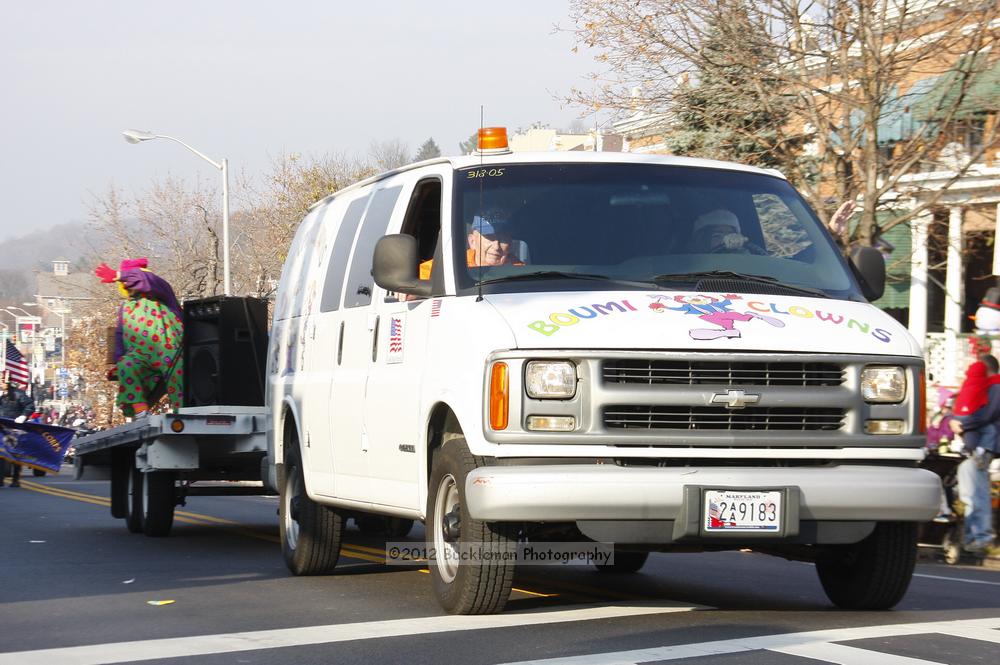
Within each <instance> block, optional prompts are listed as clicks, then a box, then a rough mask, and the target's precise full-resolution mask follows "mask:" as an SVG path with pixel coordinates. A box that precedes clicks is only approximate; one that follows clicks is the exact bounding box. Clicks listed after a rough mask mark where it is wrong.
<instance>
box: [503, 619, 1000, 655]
mask: <svg viewBox="0 0 1000 665" xmlns="http://www.w3.org/2000/svg"><path fill="white" fill-rule="evenodd" d="M995 628H1000V618H998V617H991V618H986V619H965V620H958V621H933V622H927V623H910V624H890V625H885V626H861V627H858V628H834V629H825V630H816V631H809V632H804V633H784V634H780V635H761V636H759V637H743V638H738V639H733V640H717V641H714V642H700V643H696V644H677V645H671V646H662V647H653V648H648V649H635V650H632V651H612V652H607V653H595V654H586V655H577V656H566V657H562V658H544V659H540V660H526V661H519V662H518V663H510V664H508V665H634V664H635V663H645V662H650V661H662V660H680V659H682V658H697V657H698V656H719V655H725V654H732V653H743V652H746V651H760V650H766V651H783V652H786V653H791V652H790V651H789V650H790V649H798V648H799V647H804V646H808V645H815V646H816V647H817V649H819V648H820V647H828V646H831V643H833V642H846V641H850V640H863V639H870V638H879V637H896V636H901V635H922V634H925V633H947V634H950V635H956V636H959V637H968V638H971V639H978V635H981V634H982V631H991V630H992V629H995ZM987 641H993V640H992V639H990V640H987ZM837 646H842V645H837ZM852 648H853V647H852ZM855 649H856V648H855ZM856 650H857V651H863V652H864V653H865V654H872V657H868V658H866V659H862V660H856V659H855V660H844V661H841V660H827V662H836V663H840V662H844V663H862V664H863V665H869V664H870V663H877V662H880V661H877V660H875V659H874V658H875V656H874V655H875V654H879V653H880V652H875V651H866V650H863V649H856ZM833 651H834V650H833V649H831V650H830V653H831V654H832V653H833ZM803 653H804V652H803ZM817 653H818V651H817ZM842 653H844V654H846V653H847V652H846V651H845V652H842ZM851 654H852V658H853V655H854V653H853V652H851ZM796 655H798V653H796ZM809 657H810V658H814V659H817V660H823V659H822V658H819V657H818V656H815V655H812V656H809ZM897 658H898V657H897ZM885 662H886V663H890V662H897V663H903V662H909V663H911V664H915V663H929V662H932V661H920V660H913V659H909V660H908V661H885Z"/></svg>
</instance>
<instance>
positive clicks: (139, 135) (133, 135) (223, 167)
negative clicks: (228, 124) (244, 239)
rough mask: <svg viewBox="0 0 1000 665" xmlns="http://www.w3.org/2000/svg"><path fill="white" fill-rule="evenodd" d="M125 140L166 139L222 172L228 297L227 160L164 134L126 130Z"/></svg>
mask: <svg viewBox="0 0 1000 665" xmlns="http://www.w3.org/2000/svg"><path fill="white" fill-rule="evenodd" d="M122 135H123V136H124V137H125V140H126V141H128V142H129V143H141V142H143V141H151V140H152V139H167V140H168V141H173V142H174V143H180V144H181V145H182V146H184V147H185V148H187V149H188V150H190V151H191V152H193V153H194V154H196V155H198V156H199V157H201V158H202V159H204V160H205V161H206V162H208V163H209V164H211V165H212V166H214V167H215V168H217V169H219V170H220V171H222V283H223V287H222V288H223V291H224V293H225V295H227V296H228V295H229V291H230V282H229V160H228V159H222V161H219V162H217V161H215V160H214V159H211V158H209V157H208V156H206V155H204V154H203V153H201V152H199V151H197V150H195V149H194V148H192V147H191V146H189V145H188V144H187V143H185V142H184V141H181V140H180V139H175V138H174V137H173V136H166V135H165V134H154V133H153V132H143V131H140V130H138V129H126V130H125V131H124V132H122Z"/></svg>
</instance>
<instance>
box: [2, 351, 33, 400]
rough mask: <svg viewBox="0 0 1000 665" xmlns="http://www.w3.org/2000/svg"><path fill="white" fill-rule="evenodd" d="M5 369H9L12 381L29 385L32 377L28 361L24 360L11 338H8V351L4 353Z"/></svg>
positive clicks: (8, 373) (24, 385) (23, 385)
mask: <svg viewBox="0 0 1000 665" xmlns="http://www.w3.org/2000/svg"><path fill="white" fill-rule="evenodd" d="M4 369H5V370H6V371H7V375H8V377H9V378H10V382H11V383H14V384H17V385H20V386H21V387H22V388H26V387H27V386H28V381H29V379H30V377H31V374H30V373H29V372H28V363H26V362H25V361H24V356H22V355H21V352H20V351H18V350H17V347H16V346H14V344H13V342H11V341H10V340H9V339H8V340H7V351H6V353H5V354H4Z"/></svg>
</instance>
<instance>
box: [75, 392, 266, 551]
mask: <svg viewBox="0 0 1000 665" xmlns="http://www.w3.org/2000/svg"><path fill="white" fill-rule="evenodd" d="M269 429H270V415H269V413H268V409H267V408H266V407H263V406H226V405H213V406H201V407H185V408H181V409H179V410H177V411H176V412H173V413H166V414H161V415H152V416H147V417H145V418H139V419H137V420H134V421H132V422H130V423H126V424H124V425H120V426H118V427H114V428H112V429H108V430H103V431H100V432H94V433H93V434H88V435H86V436H83V437H80V438H79V439H77V441H76V443H75V449H76V456H75V458H74V462H73V463H74V466H75V471H76V477H77V478H82V479H110V481H111V515H112V516H113V517H117V518H122V519H124V520H125V524H126V526H127V527H128V530H129V531H131V532H133V533H144V534H146V535H147V536H166V535H167V534H169V533H170V528H171V526H172V525H173V517H174V508H175V507H176V506H178V505H183V504H184V502H185V499H186V498H187V497H188V496H193V495H248V494H250V495H263V494H275V493H276V492H275V491H274V489H273V488H272V487H270V486H269V483H268V482H267V478H268V475H267V470H268V467H269V463H268V459H267V437H268V431H269ZM210 481H214V482H210ZM218 481H229V482H218ZM207 482H208V483H209V484H206V483H207Z"/></svg>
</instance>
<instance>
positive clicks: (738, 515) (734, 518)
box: [703, 490, 782, 533]
mask: <svg viewBox="0 0 1000 665" xmlns="http://www.w3.org/2000/svg"><path fill="white" fill-rule="evenodd" d="M781 496H782V492H780V491H776V490H759V491H758V490H705V494H704V504H705V512H704V513H703V514H704V515H705V522H704V525H705V532H706V533H722V532H729V531H735V532H739V531H748V532H758V533H759V532H769V531H773V532H780V531H781V520H782V514H781V508H782V506H781Z"/></svg>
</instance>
